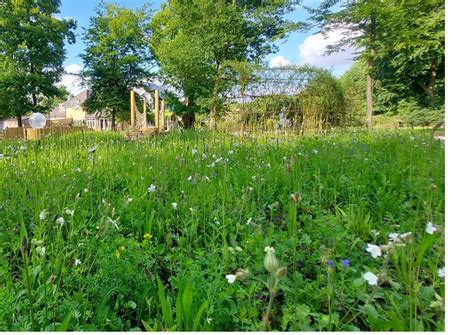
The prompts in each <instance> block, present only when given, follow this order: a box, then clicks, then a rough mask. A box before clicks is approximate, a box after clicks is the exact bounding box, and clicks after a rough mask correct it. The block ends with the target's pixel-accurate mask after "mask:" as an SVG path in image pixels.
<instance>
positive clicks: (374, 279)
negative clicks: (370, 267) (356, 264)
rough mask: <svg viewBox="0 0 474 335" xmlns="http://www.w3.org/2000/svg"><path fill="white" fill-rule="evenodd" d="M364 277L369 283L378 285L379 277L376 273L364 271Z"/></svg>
mask: <svg viewBox="0 0 474 335" xmlns="http://www.w3.org/2000/svg"><path fill="white" fill-rule="evenodd" d="M364 279H365V280H366V281H367V283H369V285H371V286H374V285H377V281H378V279H379V278H378V277H377V276H376V275H374V274H373V273H372V272H366V273H364Z"/></svg>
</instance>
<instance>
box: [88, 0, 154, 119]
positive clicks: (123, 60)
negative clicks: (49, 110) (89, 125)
mask: <svg viewBox="0 0 474 335" xmlns="http://www.w3.org/2000/svg"><path fill="white" fill-rule="evenodd" d="M149 20H150V16H149V14H148V7H147V6H145V7H142V8H140V9H138V10H136V11H134V10H131V9H127V8H122V7H119V6H117V5H115V4H111V3H105V2H101V3H100V4H99V5H98V7H97V8H96V15H95V16H94V17H92V18H91V21H90V27H89V28H88V29H87V30H86V32H85V35H84V38H85V42H86V50H85V53H84V54H83V55H82V59H83V60H84V71H83V74H82V75H83V78H84V79H85V80H86V81H88V82H89V84H90V87H91V89H92V93H91V96H90V97H89V99H88V100H87V101H86V103H85V108H86V110H87V111H88V112H94V111H109V112H110V113H111V115H112V127H114V126H115V119H116V117H117V116H118V117H119V118H121V119H126V118H127V117H128V111H129V110H130V105H129V92H130V90H131V89H132V88H133V87H135V86H137V85H139V83H140V81H141V80H143V79H144V78H146V77H148V76H150V74H151V72H150V71H151V68H152V66H153V62H152V57H151V53H150V51H149Z"/></svg>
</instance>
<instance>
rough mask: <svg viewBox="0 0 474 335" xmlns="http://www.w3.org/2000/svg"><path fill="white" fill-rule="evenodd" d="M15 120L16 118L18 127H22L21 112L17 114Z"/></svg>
mask: <svg viewBox="0 0 474 335" xmlns="http://www.w3.org/2000/svg"><path fill="white" fill-rule="evenodd" d="M16 120H17V122H18V128H21V127H23V122H22V120H21V114H17V116H16Z"/></svg>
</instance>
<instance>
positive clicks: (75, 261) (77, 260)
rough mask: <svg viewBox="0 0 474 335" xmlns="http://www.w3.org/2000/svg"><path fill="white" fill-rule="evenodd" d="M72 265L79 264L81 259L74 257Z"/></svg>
mask: <svg viewBox="0 0 474 335" xmlns="http://www.w3.org/2000/svg"><path fill="white" fill-rule="evenodd" d="M74 265H75V266H79V265H81V260H80V259H79V258H76V259H75V260H74Z"/></svg>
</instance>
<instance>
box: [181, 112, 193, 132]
mask: <svg viewBox="0 0 474 335" xmlns="http://www.w3.org/2000/svg"><path fill="white" fill-rule="evenodd" d="M181 119H182V120H183V126H184V129H191V128H192V127H193V126H194V121H195V119H196V117H195V116H194V114H191V113H184V114H183V116H182V118H181Z"/></svg>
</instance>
